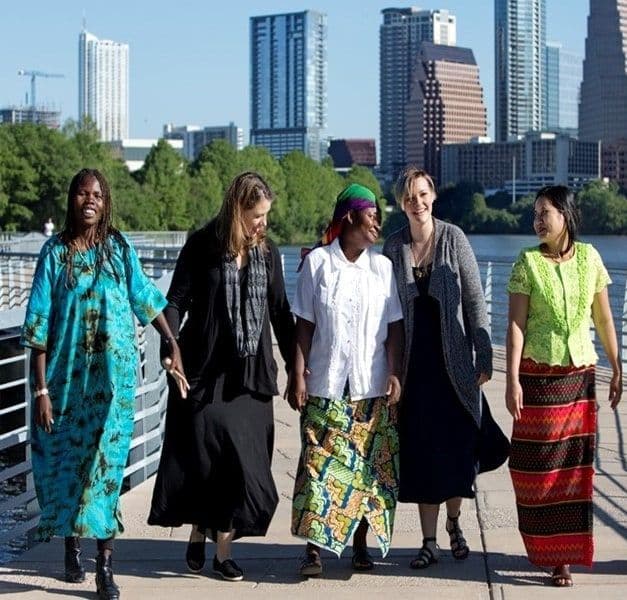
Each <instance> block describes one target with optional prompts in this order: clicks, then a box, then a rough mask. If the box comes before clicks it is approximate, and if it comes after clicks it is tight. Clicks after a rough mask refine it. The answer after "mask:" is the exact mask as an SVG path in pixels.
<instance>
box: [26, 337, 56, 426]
mask: <svg viewBox="0 0 627 600" xmlns="http://www.w3.org/2000/svg"><path fill="white" fill-rule="evenodd" d="M46 358H47V354H46V351H45V350H38V349H35V348H33V349H32V350H31V360H32V361H33V364H34V366H35V389H36V390H43V389H46V388H47V385H46ZM34 400H35V407H34V410H35V424H36V425H38V426H39V427H41V428H42V429H43V430H44V431H45V432H46V433H50V432H51V431H52V425H53V423H54V419H53V418H52V402H51V401H50V396H49V395H48V394H47V393H46V394H42V395H41V396H38V397H37V398H35V399H34Z"/></svg>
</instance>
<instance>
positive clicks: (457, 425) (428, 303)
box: [399, 274, 479, 504]
mask: <svg viewBox="0 0 627 600" xmlns="http://www.w3.org/2000/svg"><path fill="white" fill-rule="evenodd" d="M429 279H430V276H429V274H427V275H423V276H421V278H420V280H417V281H416V283H417V285H418V289H419V292H420V294H419V296H417V297H416V299H415V301H414V302H415V304H414V331H413V337H412V344H411V351H410V356H409V363H408V371H407V378H406V381H405V389H404V391H403V399H402V403H401V412H400V419H399V427H400V481H399V500H400V501H401V502H418V503H426V504H440V503H441V502H444V501H445V500H448V499H449V498H455V497H463V498H473V497H474V491H473V485H474V481H475V477H476V474H477V471H478V451H479V428H478V427H477V426H476V425H475V422H474V420H473V418H472V417H471V415H470V414H469V413H468V411H466V409H465V408H464V407H463V405H462V403H461V402H460V400H459V398H458V397H457V394H456V393H455V389H454V388H453V385H452V383H451V380H450V377H449V376H448V373H447V371H446V365H445V362H444V353H443V349H442V336H441V332H440V307H439V304H438V302H437V300H436V299H435V298H433V297H431V296H429V295H428V294H427V290H428V286H429Z"/></svg>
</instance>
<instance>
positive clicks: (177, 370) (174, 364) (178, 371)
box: [163, 338, 190, 399]
mask: <svg viewBox="0 0 627 600" xmlns="http://www.w3.org/2000/svg"><path fill="white" fill-rule="evenodd" d="M168 347H169V348H170V356H169V357H166V358H164V359H163V367H164V368H165V370H166V371H167V372H168V373H169V374H170V375H171V376H172V377H173V378H174V381H176V385H177V386H178V388H179V393H180V394H181V398H183V399H185V398H187V392H188V390H189V388H190V386H189V383H188V382H187V378H186V377H185V370H184V369H183V359H182V358H181V351H180V350H179V346H178V344H177V343H176V340H175V339H174V338H172V339H171V340H168Z"/></svg>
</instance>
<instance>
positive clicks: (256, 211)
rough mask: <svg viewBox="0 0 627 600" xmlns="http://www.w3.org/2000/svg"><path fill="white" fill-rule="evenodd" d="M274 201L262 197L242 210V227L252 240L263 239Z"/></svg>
mask: <svg viewBox="0 0 627 600" xmlns="http://www.w3.org/2000/svg"><path fill="white" fill-rule="evenodd" d="M271 208H272V202H271V201H270V200H268V199H267V198H265V197H262V198H261V200H259V201H258V202H257V203H256V204H255V205H254V206H253V207H252V208H248V209H245V210H243V211H242V227H243V229H244V233H245V235H246V236H247V237H248V238H249V239H251V240H260V239H263V238H264V237H265V235H266V229H267V227H268V213H269V212H270V209H271Z"/></svg>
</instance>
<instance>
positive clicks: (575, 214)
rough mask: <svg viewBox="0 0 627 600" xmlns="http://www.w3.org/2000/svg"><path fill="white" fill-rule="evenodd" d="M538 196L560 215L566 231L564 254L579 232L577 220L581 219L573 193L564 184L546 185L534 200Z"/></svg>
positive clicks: (538, 198) (537, 197)
mask: <svg viewBox="0 0 627 600" xmlns="http://www.w3.org/2000/svg"><path fill="white" fill-rule="evenodd" d="M540 198H546V199H547V200H548V201H549V202H550V203H551V204H552V205H553V206H554V207H555V208H556V209H557V210H558V211H559V212H560V213H562V215H563V216H564V222H565V224H566V232H567V233H568V244H567V246H566V250H564V252H563V253H564V254H566V253H568V252H569V251H570V249H571V248H572V247H573V245H574V243H575V240H576V239H577V233H578V232H579V222H580V220H581V217H580V213H579V209H578V208H577V205H576V204H575V194H573V192H572V190H571V189H570V188H568V187H566V186H565V185H547V186H545V187H543V188H541V189H540V190H538V193H537V194H536V202H537V201H538V200H540Z"/></svg>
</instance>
